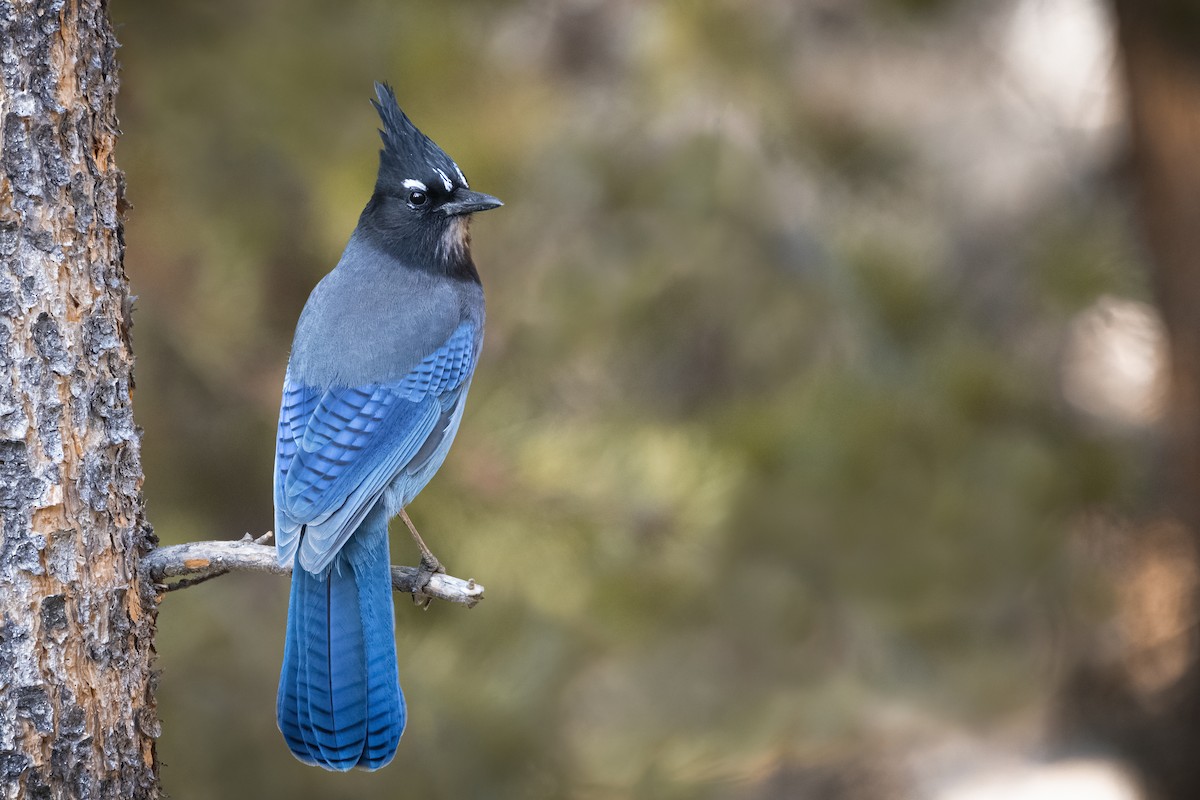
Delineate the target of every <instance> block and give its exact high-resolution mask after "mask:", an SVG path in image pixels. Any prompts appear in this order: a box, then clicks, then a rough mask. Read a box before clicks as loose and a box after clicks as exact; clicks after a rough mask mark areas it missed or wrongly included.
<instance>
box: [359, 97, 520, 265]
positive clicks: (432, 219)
mask: <svg viewBox="0 0 1200 800" xmlns="http://www.w3.org/2000/svg"><path fill="white" fill-rule="evenodd" d="M375 95H376V97H377V98H378V100H377V101H375V100H373V101H371V104H372V105H373V106H375V110H376V111H378V112H379V117H380V119H382V120H383V129H382V130H381V131H380V132H379V135H380V137H381V138H382V139H383V149H382V150H380V151H379V176H378V177H377V178H376V180H375V193H374V194H373V195H372V196H371V201H370V202H369V203H368V204H367V207H366V209H364V210H363V215H362V218H361V220H360V221H359V226H360V228H363V229H365V230H366V231H367V232H369V233H370V234H371V235H372V237H373V238H376V239H377V240H378V241H379V242H380V244H382V245H383V246H384V247H385V248H386V249H387V250H388V251H389V252H392V253H393V254H394V255H396V256H397V257H399V258H401V259H402V260H403V261H404V262H405V263H407V264H409V265H411V266H414V267H418V268H430V269H439V270H447V271H451V272H453V271H454V270H455V269H457V268H459V267H462V268H465V267H466V266H467V264H469V263H470V261H471V254H470V235H469V231H468V222H469V219H470V216H471V214H474V213H476V212H478V211H487V210H488V209H491V208H498V207H499V206H502V205H504V204H503V203H502V202H500V201H499V200H498V199H496V198H495V197H492V196H491V195H488V194H484V193H482V192H476V191H472V190H471V188H470V186H469V185H468V184H467V179H466V177H464V176H463V173H462V170H460V169H459V168H458V164H455V163H454V160H453V159H452V158H450V156H448V155H446V151H444V150H442V148H440V147H438V146H437V145H436V144H435V143H434V142H433V140H432V139H430V138H429V137H428V136H426V135H425V134H423V133H421V131H420V130H418V129H417V126H416V125H413V123H412V121H411V120H410V119H409V118H408V116H407V115H406V114H405V113H404V112H403V111H401V110H400V105H399V104H398V103H397V102H396V95H395V93H394V92H393V91H392V88H391V87H390V86H388V85H387V84H386V83H376V84H375ZM470 272H472V273H474V266H473V265H471V267H470Z"/></svg>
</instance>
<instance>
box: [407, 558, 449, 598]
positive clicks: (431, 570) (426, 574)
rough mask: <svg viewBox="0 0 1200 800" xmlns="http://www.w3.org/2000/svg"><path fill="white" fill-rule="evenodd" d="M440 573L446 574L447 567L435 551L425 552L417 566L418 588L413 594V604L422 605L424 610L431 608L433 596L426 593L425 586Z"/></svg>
mask: <svg viewBox="0 0 1200 800" xmlns="http://www.w3.org/2000/svg"><path fill="white" fill-rule="evenodd" d="M438 574H441V575H445V574H446V568H445V567H443V566H442V562H440V561H438V560H437V558H436V557H435V556H434V555H433V553H429V552H426V553H423V554H422V555H421V564H420V566H418V567H417V587H418V588H417V591H415V592H413V596H412V598H413V604H414V605H417V606H420V607H421V610H422V611H424V610H425V609H427V608H429V604H430V603H432V602H433V597H432V596H430V595H428V594H425V591H424V590H425V587H426V586H428V585H429V581H431V580H433V576H434V575H438Z"/></svg>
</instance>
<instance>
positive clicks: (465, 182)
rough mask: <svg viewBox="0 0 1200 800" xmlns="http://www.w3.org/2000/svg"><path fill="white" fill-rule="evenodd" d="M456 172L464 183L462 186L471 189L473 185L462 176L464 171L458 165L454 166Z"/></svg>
mask: <svg viewBox="0 0 1200 800" xmlns="http://www.w3.org/2000/svg"><path fill="white" fill-rule="evenodd" d="M454 171H455V172H457V173H458V179H459V180H460V181H462V185H463V186H465V187H467V188H468V189H470V188H471V184H469V183H467V176H466V175H463V174H462V170H461V169H459V168H458V164H455V165H454Z"/></svg>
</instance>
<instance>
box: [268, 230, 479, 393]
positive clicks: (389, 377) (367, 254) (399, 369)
mask: <svg viewBox="0 0 1200 800" xmlns="http://www.w3.org/2000/svg"><path fill="white" fill-rule="evenodd" d="M466 320H471V321H473V322H475V323H476V324H477V325H478V327H479V328H480V330H482V326H483V293H482V290H481V289H480V287H479V286H478V284H474V283H464V282H462V281H456V280H451V279H449V278H447V277H445V276H442V275H436V274H432V273H429V272H424V271H420V270H414V269H408V268H406V267H404V265H402V264H400V263H398V262H397V261H396V260H395V259H393V258H391V257H390V256H388V255H386V254H384V253H381V252H379V251H378V250H376V249H375V248H373V247H370V246H369V245H364V244H362V243H360V242H358V241H356V239H354V238H352V239H351V241H350V244H349V245H347V247H346V252H345V253H344V254H343V255H342V260H341V261H340V262H338V265H337V267H335V268H334V270H333V271H332V272H330V273H329V274H328V275H326V276H325V278H324V279H323V280H322V281H321V282H320V283H319V284H318V285H317V287H316V288H315V289H313V292H312V294H311V295H309V298H308V302H307V303H306V304H305V306H304V311H303V312H302V313H301V315H300V321H299V323H298V324H297V325H296V337H295V340H294V341H293V343H292V355H291V360H290V362H289V364H288V370H289V373H290V374H291V375H292V377H293V378H295V379H298V380H301V381H303V382H305V383H307V384H309V385H313V386H333V385H342V386H360V385H363V384H366V383H378V382H386V381H393V380H399V379H401V378H403V377H404V376H405V375H406V374H407V373H408V372H409V371H410V370H411V369H412V368H413V367H414V366H416V365H417V364H418V363H420V361H421V360H422V359H423V358H425V356H427V355H429V354H430V353H432V352H433V351H435V350H436V349H437V348H438V347H440V346H441V345H442V344H443V343H444V342H445V341H446V340H447V339H448V338H449V337H450V334H451V333H452V332H453V331H454V329H455V328H457V327H458V326H459V325H460V324H461V323H462V322H463V321H466Z"/></svg>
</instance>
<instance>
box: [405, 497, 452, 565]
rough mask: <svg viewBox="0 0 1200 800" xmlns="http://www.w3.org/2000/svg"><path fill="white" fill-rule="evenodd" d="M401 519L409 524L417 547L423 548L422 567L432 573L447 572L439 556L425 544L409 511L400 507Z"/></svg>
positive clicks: (409, 530) (409, 529)
mask: <svg viewBox="0 0 1200 800" xmlns="http://www.w3.org/2000/svg"><path fill="white" fill-rule="evenodd" d="M400 519H402V520H404V524H405V525H407V526H408V532H409V533H411V534H412V537H413V541H414V542H416V543H417V547H418V548H420V550H421V566H422V568H425V569H428V570H429V572H431V573H433V572H441V573H443V574H444V573H445V572H446V568H445V567H443V566H442V562H440V561H438V560H437V556H435V555H434V554H433V553H432V552H430V550H429V548H428V547H427V546H426V545H425V542H424V540H423V539H421V534H419V533H417V528H416V526H415V525H413V523H412V520H411V519H409V518H408V512H407V511H405V510H404V509H403V508H402V509H400Z"/></svg>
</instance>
